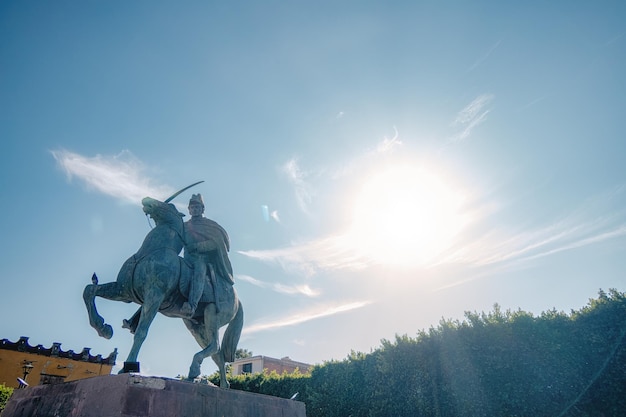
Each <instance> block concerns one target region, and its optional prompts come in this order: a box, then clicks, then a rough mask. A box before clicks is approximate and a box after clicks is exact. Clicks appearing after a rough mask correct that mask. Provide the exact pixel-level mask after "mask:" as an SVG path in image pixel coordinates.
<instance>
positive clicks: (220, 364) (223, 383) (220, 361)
mask: <svg viewBox="0 0 626 417" xmlns="http://www.w3.org/2000/svg"><path fill="white" fill-rule="evenodd" d="M211 359H213V362H215V364H216V365H217V368H218V369H219V371H220V387H221V388H230V382H228V378H226V361H224V352H222V350H221V349H220V350H218V351H217V352H216V353H214V354H213V355H211Z"/></svg>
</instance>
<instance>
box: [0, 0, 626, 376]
mask: <svg viewBox="0 0 626 417" xmlns="http://www.w3.org/2000/svg"><path fill="white" fill-rule="evenodd" d="M625 18H626V5H625V4H624V3H623V2H619V1H614V2H608V1H607V2H594V3H592V2H578V1H575V2H568V3H567V4H564V3H562V2H552V3H550V4H546V3H545V2H522V3H519V4H504V3H503V2H471V3H470V2H448V3H445V4H444V3H442V2H417V1H416V2H368V1H359V2H356V1H354V2H352V1H346V2H291V3H289V4H284V2H227V3H219V2H185V3H184V4H179V3H174V2H163V1H150V2H147V1H135V2H116V1H109V2H11V1H5V2H2V3H0V137H2V147H3V152H2V153H1V154H0V170H1V172H2V183H3V185H2V191H3V195H4V201H5V203H4V204H3V208H2V216H0V222H1V224H0V226H1V230H2V231H3V238H2V240H1V242H2V243H1V245H2V253H3V254H4V256H3V261H2V262H1V263H0V277H2V291H1V293H0V314H1V315H2V317H3V321H2V325H1V329H2V331H1V332H0V333H1V334H0V337H3V338H8V339H10V340H12V341H15V340H17V339H18V338H19V337H20V336H22V335H24V336H29V337H30V342H31V344H34V345H36V344H43V345H45V346H49V345H51V344H52V342H56V341H58V342H61V343H62V348H63V349H65V350H69V349H74V350H80V349H82V347H84V346H87V347H90V348H92V353H101V354H103V355H107V354H108V353H109V352H111V351H112V350H113V349H114V348H116V347H117V348H118V349H119V352H120V356H119V360H118V362H119V363H120V364H121V363H122V361H123V360H124V358H125V356H126V355H127V353H128V350H129V347H130V344H131V341H132V339H131V336H130V334H129V333H128V332H127V331H126V330H124V329H121V328H120V325H121V321H122V319H123V318H126V317H128V316H129V315H130V314H131V313H132V312H133V311H134V309H135V308H136V306H135V305H131V304H128V305H127V304H123V303H116V302H111V301H106V300H100V299H98V300H97V305H98V308H99V310H100V312H101V314H102V315H103V316H104V317H105V319H106V320H107V322H108V323H111V324H112V325H113V327H114V329H115V334H114V336H113V338H112V339H111V340H105V339H102V338H99V337H98V336H97V334H96V332H95V331H94V330H93V329H92V328H91V327H90V326H89V323H88V321H87V313H86V310H85V307H84V305H83V302H82V297H81V294H82V290H83V288H84V286H85V285H87V284H88V283H89V282H90V277H91V274H92V273H93V272H96V273H97V274H98V275H99V277H100V280H101V282H108V281H112V280H115V277H116V275H117V272H118V270H119V268H120V267H121V265H122V263H123V262H124V261H125V260H126V259H127V258H128V257H129V256H130V255H132V254H133V253H135V251H136V250H137V249H138V248H139V246H140V244H141V242H142V240H143V238H144V237H145V235H146V234H147V233H148V231H149V230H150V226H149V224H148V222H147V220H146V218H145V216H144V215H143V213H142V211H141V207H140V200H141V198H142V197H145V196H151V197H154V198H159V199H164V198H166V197H168V196H169V195H170V194H172V193H173V192H174V191H176V190H178V189H180V188H182V187H184V186H186V185H188V184H191V183H193V182H196V181H200V180H204V181H205V182H204V183H203V184H201V185H199V186H197V187H195V188H194V189H193V190H189V191H188V192H186V193H184V194H183V195H181V196H180V197H178V198H177V199H176V203H177V204H179V209H180V210H181V211H182V212H184V213H186V208H185V207H186V203H187V201H188V199H189V197H190V196H191V193H192V192H200V193H202V194H203V196H204V200H205V203H206V206H207V208H206V215H207V217H210V218H212V219H214V220H216V221H217V222H219V223H220V224H221V225H222V226H223V227H224V228H225V229H226V230H227V231H228V232H229V234H230V237H231V254H230V255H231V261H232V264H233V268H234V271H235V278H236V289H237V291H238V293H239V296H240V298H241V300H242V302H243V305H244V309H245V314H246V319H245V320H246V322H245V327H244V333H243V336H242V339H241V342H240V347H242V348H246V349H248V350H251V351H253V352H254V353H255V354H259V355H267V356H273V357H283V356H290V357H291V358H292V359H294V360H298V361H303V362H309V363H322V362H323V361H325V360H330V359H342V358H344V357H345V356H346V355H348V354H349V353H350V351H351V350H358V351H364V352H368V351H370V350H371V349H373V348H376V347H378V346H379V342H380V340H381V339H382V338H393V337H394V335H395V334H405V333H406V334H408V335H410V336H411V335H415V334H416V333H417V332H418V331H419V330H420V329H425V328H428V327H430V326H436V325H437V323H438V322H439V320H440V319H441V318H452V319H462V318H463V313H464V312H465V311H489V310H490V309H491V308H492V306H493V304H494V303H499V304H500V305H501V306H502V308H503V309H517V308H521V309H523V310H526V311H530V312H533V313H535V314H539V313H540V312H541V311H544V310H548V309H552V308H556V309H557V310H563V311H570V310H571V309H578V308H580V307H582V306H583V305H585V303H586V302H587V300H588V299H589V298H591V297H595V296H596V294H597V291H598V289H600V288H603V289H608V288H617V289H618V290H621V291H624V290H626V285H625V284H626V277H625V276H624V269H625V266H626V261H625V257H624V253H625V250H626V204H625V203H626V188H625V186H626V170H625V169H624V163H623V156H624V155H625V154H626V140H625V139H624V134H623V121H624V120H625V116H626V115H625V109H626V77H624V74H626V26H625V25H624V21H625ZM198 349H199V348H198V346H197V345H196V344H195V341H194V339H193V338H192V336H191V335H190V334H189V333H188V332H187V331H186V329H185V327H184V325H183V323H182V322H181V321H180V320H175V319H168V318H166V317H163V316H159V317H157V319H156V320H155V322H154V324H153V326H152V328H151V331H150V333H149V335H148V339H147V340H146V342H145V344H144V346H143V349H142V351H141V353H140V356H139V360H140V362H141V364H142V371H143V372H144V373H146V374H152V375H163V376H171V377H173V376H176V375H177V374H184V373H186V372H187V369H188V367H189V363H190V361H191V357H192V355H193V354H194V353H195V352H196V351H197V350H198ZM202 370H203V373H211V372H213V371H214V370H215V366H214V365H213V364H212V362H210V360H207V361H206V362H205V364H204V366H203V369H202Z"/></svg>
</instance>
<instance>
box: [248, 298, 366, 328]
mask: <svg viewBox="0 0 626 417" xmlns="http://www.w3.org/2000/svg"><path fill="white" fill-rule="evenodd" d="M368 304H371V301H355V302H352V303H347V304H340V305H337V306H328V307H323V308H321V309H316V310H312V311H307V312H303V313H300V314H290V315H289V317H286V318H282V319H277V320H273V321H268V322H260V323H257V324H252V325H250V326H248V327H245V328H244V329H243V335H249V334H252V333H257V332H261V331H264V330H272V329H278V328H281V327H287V326H294V325H296V324H301V323H304V322H307V321H311V320H315V319H319V318H323V317H329V316H333V315H335V314H339V313H345V312H347V311H351V310H355V309H358V308H363V307H365V306H367V305H368Z"/></svg>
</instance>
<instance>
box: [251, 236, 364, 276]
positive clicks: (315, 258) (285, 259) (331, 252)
mask: <svg viewBox="0 0 626 417" xmlns="http://www.w3.org/2000/svg"><path fill="white" fill-rule="evenodd" d="M346 240H347V237H346V236H343V235H337V236H332V237H327V238H321V239H318V240H312V241H309V242H305V243H302V244H294V245H292V246H288V247H284V248H279V249H267V250H248V251H239V253H240V254H242V255H244V256H247V257H249V258H253V259H257V260H260V261H263V262H269V263H278V264H279V265H280V266H281V267H282V268H283V269H284V270H285V271H291V272H296V273H300V274H302V275H304V276H307V277H310V276H313V275H315V274H316V273H317V271H319V270H339V269H348V270H359V269H363V268H366V267H367V266H369V265H372V264H373V262H371V261H369V260H367V259H365V258H363V257H362V256H359V255H358V254H357V253H356V252H355V251H354V249H353V248H351V247H350V246H349V244H347V242H346Z"/></svg>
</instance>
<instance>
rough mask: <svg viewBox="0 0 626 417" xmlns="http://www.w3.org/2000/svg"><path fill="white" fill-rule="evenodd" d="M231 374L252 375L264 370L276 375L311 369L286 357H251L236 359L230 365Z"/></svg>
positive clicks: (305, 364) (307, 365) (303, 371)
mask: <svg viewBox="0 0 626 417" xmlns="http://www.w3.org/2000/svg"><path fill="white" fill-rule="evenodd" d="M231 365H232V374H233V375H242V374H254V373H260V372H263V371H265V370H267V372H272V371H276V372H277V373H278V374H283V373H285V372H286V373H288V374H291V373H294V372H295V371H296V369H297V370H298V371H299V372H300V373H303V374H305V373H308V372H309V370H310V369H311V366H312V365H310V364H308V363H304V362H297V361H294V360H291V359H290V358H289V357H288V356H285V357H284V358H281V359H276V358H271V357H269V356H262V355H258V356H251V357H249V358H243V359H237V360H236V361H234V362H233V363H232V364H231Z"/></svg>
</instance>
